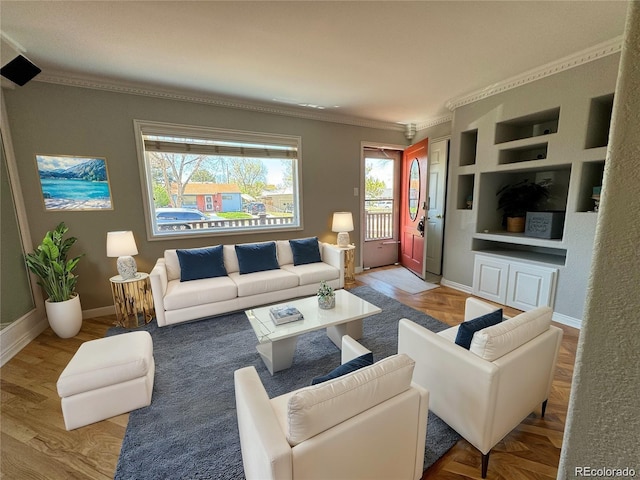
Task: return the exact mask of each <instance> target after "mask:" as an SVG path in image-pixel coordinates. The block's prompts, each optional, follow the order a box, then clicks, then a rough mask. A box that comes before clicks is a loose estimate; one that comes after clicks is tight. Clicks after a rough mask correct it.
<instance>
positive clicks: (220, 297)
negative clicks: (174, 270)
mask: <svg viewBox="0 0 640 480" xmlns="http://www.w3.org/2000/svg"><path fill="white" fill-rule="evenodd" d="M237 296H238V287H237V286H236V284H235V283H234V282H233V280H231V279H230V278H229V277H228V276H227V277H215V278H203V279H200V280H191V281H190V282H181V281H180V276H179V275H178V279H176V280H170V281H169V283H168V284H167V292H166V293H165V296H164V308H165V310H179V309H181V308H188V307H193V306H196V305H206V304H208V303H214V302H222V301H224V300H230V299H233V298H236V297H237Z"/></svg>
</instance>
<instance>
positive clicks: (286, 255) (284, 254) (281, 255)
mask: <svg viewBox="0 0 640 480" xmlns="http://www.w3.org/2000/svg"><path fill="white" fill-rule="evenodd" d="M276 249H277V252H278V263H279V264H280V266H281V267H282V266H283V265H289V264H291V265H293V251H292V250H291V245H290V244H289V240H277V241H276Z"/></svg>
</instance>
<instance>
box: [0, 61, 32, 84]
mask: <svg viewBox="0 0 640 480" xmlns="http://www.w3.org/2000/svg"><path fill="white" fill-rule="evenodd" d="M41 71H42V70H41V69H40V68H38V67H36V66H35V65H34V64H33V63H31V62H30V61H29V60H28V59H27V58H26V57H24V56H22V55H18V56H17V57H16V58H14V59H13V60H11V61H10V62H9V63H7V64H6V65H4V66H3V67H2V68H0V75H2V76H3V77H5V78H7V79H9V80H11V81H12V82H13V83H15V84H17V85H20V86H21V87H22V86H23V85H25V84H26V83H27V82H28V81H29V80H31V79H32V78H33V77H35V76H36V75H38V74H39V73H40V72H41Z"/></svg>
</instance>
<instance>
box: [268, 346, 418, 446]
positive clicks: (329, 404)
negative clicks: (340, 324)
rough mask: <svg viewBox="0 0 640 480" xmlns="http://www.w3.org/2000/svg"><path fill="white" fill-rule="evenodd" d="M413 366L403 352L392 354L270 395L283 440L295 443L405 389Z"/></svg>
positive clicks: (409, 381)
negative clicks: (304, 385) (325, 380)
mask: <svg viewBox="0 0 640 480" xmlns="http://www.w3.org/2000/svg"><path fill="white" fill-rule="evenodd" d="M414 365H415V362H414V361H413V360H412V359H411V358H410V357H409V356H407V355H404V354H399V355H393V356H391V357H387V358H385V359H383V360H380V361H379V362H377V363H375V364H373V365H371V366H369V367H364V368H361V369H360V370H357V371H355V372H352V373H350V374H347V375H345V376H343V377H339V378H336V379H334V380H329V381H327V382H324V383H321V384H318V385H313V386H310V387H305V388H302V389H300V390H297V391H295V392H293V393H291V394H286V395H281V396H280V397H276V398H274V399H273V400H272V403H273V405H274V411H275V412H276V415H277V416H278V420H279V422H280V425H281V427H282V430H283V431H284V432H285V435H286V437H287V441H288V442H289V444H290V445H291V446H294V445H297V444H299V443H301V442H303V441H305V440H307V439H309V438H311V437H313V436H315V435H317V434H319V433H321V432H324V431H325V430H327V429H329V428H331V427H333V426H335V425H337V424H339V423H341V422H344V421H345V420H347V419H349V418H351V417H354V416H356V415H358V414H359V413H361V412H364V411H365V410H368V409H370V408H372V407H374V406H376V405H378V404H380V403H382V402H384V401H385V400H388V399H389V398H391V397H394V396H396V395H398V394H400V393H402V392H404V391H406V390H408V389H409V388H410V386H411V377H412V375H413V367H414ZM285 402H286V406H285V405H284V403H285Z"/></svg>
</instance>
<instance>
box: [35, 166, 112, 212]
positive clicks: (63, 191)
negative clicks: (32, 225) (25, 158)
mask: <svg viewBox="0 0 640 480" xmlns="http://www.w3.org/2000/svg"><path fill="white" fill-rule="evenodd" d="M36 163H37V166H38V175H39V176H40V187H41V189H42V199H43V200H44V208H45V210H79V211H81V210H112V209H113V207H112V203H111V189H110V187H109V176H108V175H107V161H106V159H104V158H97V157H73V156H62V155H57V156H54V155H36Z"/></svg>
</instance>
